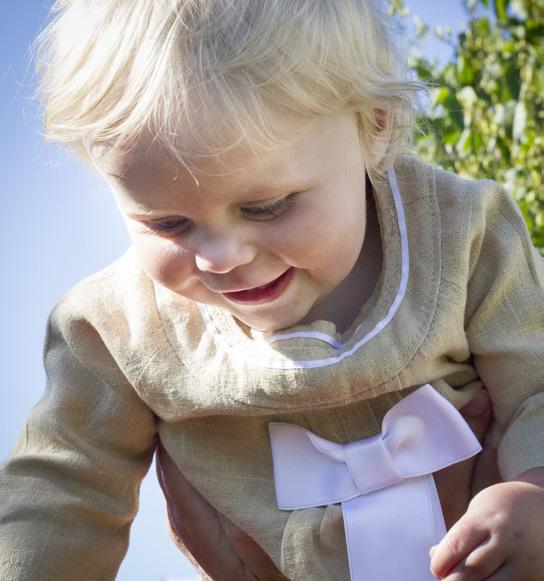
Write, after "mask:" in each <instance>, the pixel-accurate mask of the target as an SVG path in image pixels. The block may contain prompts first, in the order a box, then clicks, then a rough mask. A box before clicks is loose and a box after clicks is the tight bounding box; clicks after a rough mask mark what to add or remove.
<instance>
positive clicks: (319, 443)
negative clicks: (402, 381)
mask: <svg viewBox="0 0 544 581" xmlns="http://www.w3.org/2000/svg"><path fill="white" fill-rule="evenodd" d="M269 430H270V439H271V445H272V458H273V462H274V481H275V486H276V497H277V502H278V507H279V508H280V509H281V510H297V509H301V508H309V507H315V506H324V505H328V504H333V503H336V502H341V503H342V513H343V517H344V528H345V531H346V542H347V547H348V559H349V567H350V572H351V579H352V581H383V580H384V579H387V580H388V581H425V580H427V579H428V580H429V581H430V580H434V581H436V580H435V578H434V577H433V576H432V575H431V573H430V571H429V549H430V547H431V546H432V545H435V544H436V543H438V542H439V541H440V539H441V538H442V537H443V536H444V534H445V533H446V527H445V524H444V518H443V515H442V510H441V508H440V502H439V499H438V494H437V492H436V487H435V484H434V479H433V477H432V473H433V472H436V471H437V470H441V469H442V468H445V467H446V466H450V465H451V464H455V463H457V462H461V461H462V460H466V459H467V458H470V457H471V456H474V455H475V454H477V453H478V452H479V451H480V450H481V446H480V443H479V442H478V440H477V439H476V437H475V436H474V434H473V433H472V431H471V429H470V428H469V426H468V425H467V423H466V422H465V420H464V419H463V417H462V416H461V414H460V413H459V412H458V411H457V410H456V409H455V408H454V407H453V405H451V404H450V403H449V402H448V401H447V400H446V399H444V398H443V397H442V396H441V395H439V394H438V393H437V392H436V391H435V390H434V389H433V388H432V387H431V386H430V385H428V384H427V385H424V386H423V387H420V388H419V389H418V390H417V391H415V392H413V393H412V394H410V395H408V396H406V397H405V398H404V399H402V400H401V401H400V402H399V403H398V404H396V405H395V406H394V407H392V408H391V409H390V410H389V411H388V412H387V414H386V415H385V417H384V420H383V425H382V432H381V434H377V435H376V436H372V437H370V438H365V439H364V440H358V441H356V442H350V443H348V444H337V443H335V442H329V441H328V440H325V439H323V438H320V437H319V436H316V435H315V434H312V433H311V432H309V431H308V430H305V429H304V428H301V427H299V426H295V425H293V424H282V423H271V424H269Z"/></svg>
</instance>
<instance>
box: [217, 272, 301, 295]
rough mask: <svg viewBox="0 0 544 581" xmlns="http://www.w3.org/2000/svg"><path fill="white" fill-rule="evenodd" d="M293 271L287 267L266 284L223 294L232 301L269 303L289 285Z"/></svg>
mask: <svg viewBox="0 0 544 581" xmlns="http://www.w3.org/2000/svg"><path fill="white" fill-rule="evenodd" d="M293 273H294V269H293V268H289V269H288V270H286V271H285V272H284V273H283V274H282V275H281V276H278V278H277V279H276V280H273V281H272V282H271V283H270V284H267V285H266V286H263V287H261V288H257V289H252V290H244V291H236V292H232V293H223V295H224V296H225V297H226V298H227V299H229V301H232V302H234V303H244V304H249V303H251V304H261V303H269V302H270V301H274V300H276V299H277V298H278V297H279V296H280V295H282V294H283V292H284V291H285V289H286V288H287V287H288V286H289V283H290V282H291V279H292V278H293Z"/></svg>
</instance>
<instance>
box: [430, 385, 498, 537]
mask: <svg viewBox="0 0 544 581" xmlns="http://www.w3.org/2000/svg"><path fill="white" fill-rule="evenodd" d="M460 411H461V414H462V415H463V417H464V418H465V421H466V422H467V423H468V425H469V426H470V428H471V430H472V431H473V432H474V434H475V435H476V437H477V438H478V440H479V441H480V442H483V441H484V440H485V437H486V435H487V433H488V430H489V427H490V425H491V421H492V419H493V411H492V406H491V399H490V397H489V394H488V393H487V391H486V390H485V389H481V390H480V391H479V392H478V393H477V394H476V395H475V396H474V397H473V398H472V400H471V401H470V402H469V403H468V404H467V405H466V406H465V407H464V408H463V409H461V410H460ZM479 458H480V456H476V457H472V458H469V459H468V460H465V461H464V462H459V463H457V464H454V465H453V466H449V467H448V468H445V469H444V470H440V471H439V472H436V473H435V474H434V479H435V483H436V488H437V490H438V496H439V498H440V504H441V506H442V512H443V514H444V520H445V522H446V527H447V528H448V529H449V528H450V527H451V526H453V524H454V523H456V522H457V521H458V520H459V519H460V518H461V517H462V516H463V514H464V513H465V512H466V509H467V507H468V504H469V502H470V500H471V499H472V496H473V478H474V474H475V473H476V471H478V473H479V474H480V473H481V471H479V468H478V465H479V462H480V460H479Z"/></svg>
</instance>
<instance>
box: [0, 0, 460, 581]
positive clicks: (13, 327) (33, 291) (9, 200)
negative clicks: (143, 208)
mask: <svg viewBox="0 0 544 581" xmlns="http://www.w3.org/2000/svg"><path fill="white" fill-rule="evenodd" d="M49 4H50V2H48V1H46V0H23V1H20V2H18V1H13V0H7V1H4V2H1V3H0V160H1V168H2V170H1V171H0V196H1V211H0V248H1V249H2V265H3V272H2V277H1V280H2V282H1V285H0V313H1V320H2V321H3V325H2V327H1V330H0V346H1V350H0V353H1V357H2V359H1V361H0V363H1V366H2V379H3V383H2V384H1V385H0V409H2V410H3V413H2V423H1V426H0V461H1V460H3V459H4V458H5V457H6V456H7V455H8V453H9V451H10V449H11V448H12V446H13V444H14V441H15V438H16V436H17V434H18V432H19V430H20V429H21V427H22V425H23V422H24V420H25V417H26V416H27V414H28V412H29V410H30V408H31V407H32V405H33V404H34V403H36V401H37V400H38V399H39V398H40V397H41V395H42V393H43V389H44V385H45V379H44V374H43V370H42V364H41V354H42V343H43V334H44V331H45V324H46V320H47V316H48V314H49V312H50V310H51V308H52V307H53V305H54V304H55V303H56V302H57V301H58V300H59V298H60V297H61V296H62V295H63V294H64V293H65V292H66V291H67V290H68V289H69V288H70V287H71V286H73V285H74V284H75V283H76V282H78V281H79V280H81V279H82V278H83V277H85V276H87V275H89V274H91V273H92V272H94V271H96V270H98V269H99V268H101V267H103V266H105V265H107V264H109V263H110V262H111V261H113V260H114V259H115V258H117V257H118V256H119V255H120V254H121V253H122V252H123V251H124V249H125V248H126V247H127V246H128V237H127V235H126V233H125V231H124V226H123V224H122V221H121V219H120V217H119V216H118V214H117V210H116V208H115V206H114V204H113V201H112V199H111V197H110V194H109V192H108V190H107V188H106V186H104V185H103V184H102V183H101V182H100V181H99V180H98V178H97V177H95V176H94V175H92V174H91V173H90V172H89V171H88V170H86V169H85V168H84V167H83V166H81V165H80V164H79V163H78V162H77V161H75V160H74V159H73V158H72V157H71V156H70V155H67V154H65V153H63V152H62V151H60V150H59V149H58V148H57V147H55V146H53V145H51V144H46V143H44V141H43V140H42V138H41V136H40V117H39V111H38V110H37V109H36V106H35V104H34V103H33V102H32V100H31V95H32V93H33V90H34V82H35V80H34V77H33V73H32V64H31V62H30V45H31V43H32V41H33V39H34V37H35V35H36V33H37V32H38V30H39V29H40V27H41V26H42V25H43V22H44V20H45V18H46V13H47V6H48V5H49ZM406 5H407V6H408V7H409V8H410V9H411V12H412V14H419V15H420V16H421V17H422V20H423V21H424V22H428V23H431V24H437V25H438V24H445V25H452V26H454V27H455V28H456V29H458V28H459V27H460V26H462V22H463V20H464V12H463V10H462V7H461V0H454V1H450V2H442V3H440V9H437V8H435V7H436V6H438V5H439V4H438V3H435V2H428V1H425V0H406ZM425 50H426V51H428V52H430V53H431V56H433V57H436V58H439V59H442V60H445V59H447V58H449V56H450V54H449V51H448V49H447V47H445V46H442V45H441V44H439V43H431V44H428V45H426V46H425ZM193 576H194V573H193V569H192V567H191V565H190V564H189V563H188V562H187V561H186V560H185V559H184V557H183V556H181V555H180V554H179V552H178V551H177V549H175V547H174V546H173V545H172V543H171V541H170V540H169V537H168V534H167V529H166V517H165V514H164V502H163V500H162V497H161V494H160V490H159V488H158V485H157V484H156V481H155V475H154V471H153V470H152V471H150V474H149V475H148V476H147V477H146V478H145V480H144V482H143V485H142V495H141V507H140V512H139V514H138V517H137V519H136V521H135V523H134V525H133V529H132V534H131V543H130V548H129V552H128V554H127V557H126V558H125V561H124V563H123V565H122V567H121V570H120V573H119V576H118V580H119V581H167V579H168V581H174V580H176V581H177V580H178V579H185V578H192V577H193Z"/></svg>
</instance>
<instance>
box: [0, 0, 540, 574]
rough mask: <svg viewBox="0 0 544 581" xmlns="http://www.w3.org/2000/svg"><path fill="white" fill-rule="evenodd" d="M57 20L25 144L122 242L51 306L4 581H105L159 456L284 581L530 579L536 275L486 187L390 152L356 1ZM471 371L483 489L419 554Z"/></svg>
mask: <svg viewBox="0 0 544 581" xmlns="http://www.w3.org/2000/svg"><path fill="white" fill-rule="evenodd" d="M54 12H55V14H54V18H53V20H52V22H51V24H50V25H49V26H48V28H47V29H46V30H45V32H44V33H43V35H42V38H41V46H42V57H41V59H42V60H41V63H42V76H43V85H42V88H43V94H44V95H45V98H46V127H47V132H48V135H49V137H50V138H52V139H55V140H57V141H58V142H61V143H64V144H66V145H68V146H70V147H71V148H73V149H74V150H75V151H76V152H77V153H78V154H79V155H80V156H81V157H82V158H83V159H84V160H85V161H86V162H87V163H88V164H90V165H92V166H93V167H94V168H96V170H97V171H99V172H100V173H101V174H102V176H103V177H104V178H105V179H106V180H107V181H108V182H109V183H110V184H111V187H112V190H113V193H114V195H115V198H116V201H117V203H118V206H119V210H120V212H121V213H122V215H123V218H124V220H125V222H126V225H127V228H128V231H129V233H130V236H131V239H132V246H131V248H130V249H129V250H128V252H127V253H126V254H125V255H124V256H123V257H121V258H120V259H119V260H118V261H116V262H115V263H114V264H112V265H111V266H109V267H108V268H106V269H104V270H103V271H101V272H99V273H97V274H95V275H93V276H91V277H90V278H88V279H86V280H84V281H83V282H81V283H80V284H79V285H77V286H76V287H75V288H74V289H72V290H71V291H70V292H69V293H68V294H67V295H66V296H65V297H64V299H62V301H61V302H60V303H59V304H58V305H57V307H56V308H55V310H54V311H53V313H52V315H51V318H50V323H49V329H48V334H47V339H46V352H45V353H46V354H45V364H46V369H47V374H48V386H47V391H46V393H45V396H44V398H43V399H42V400H41V401H40V402H39V403H38V404H37V405H36V407H35V408H34V409H33V411H32V413H31V415H30V417H29V419H28V423H27V425H26V427H25V429H24V431H23V432H22V435H21V436H20V438H19V440H18V442H17V445H16V449H15V450H14V452H13V454H12V456H11V457H10V458H9V460H8V461H7V462H6V464H5V465H4V466H3V468H2V471H1V473H0V495H1V496H0V498H1V499H2V502H1V506H0V523H1V524H0V579H1V580H2V581H8V580H9V581H15V580H19V581H23V580H24V581H28V580H29V579H39V580H40V581H49V580H51V581H52V580H55V581H64V580H73V579H84V580H85V581H92V580H97V581H98V580H101V581H102V580H106V579H114V577H115V575H116V572H117V569H118V567H119V564H120V561H121V560H122V558H123V555H124V553H125V551H126V548H127V543H128V532H129V527H130V523H131V521H132V519H133V517H134V514H135V511H136V506H137V491H138V487H139V483H140V481H141V479H142V478H143V476H144V474H145V472H146V471H147V469H148V467H149V464H150V462H151V458H152V455H153V452H154V450H155V447H156V444H157V441H158V439H160V442H161V443H162V446H163V447H164V449H165V451H166V452H167V453H168V454H169V456H170V457H171V458H172V459H173V461H174V462H175V464H176V466H177V467H178V468H179V469H180V470H181V472H182V473H183V474H184V475H185V477H186V478H187V479H188V481H189V482H190V483H191V484H192V485H193V486H194V487H195V488H196V490H197V491H198V492H199V493H200V494H202V496H203V497H204V498H205V499H207V501H209V503H210V504H211V505H213V506H214V507H215V508H216V509H217V510H218V511H220V512H221V513H222V514H224V515H226V516H227V517H228V518H229V519H230V520H231V521H232V522H233V523H235V524H236V525H237V526H238V527H240V528H241V529H242V530H243V531H246V532H247V533H248V534H249V535H251V537H252V538H253V539H255V540H256V542H257V543H258V544H259V545H260V546H261V547H262V548H263V549H264V550H265V551H266V552H267V553H268V555H270V557H271V559H272V560H273V561H274V563H275V564H276V566H277V567H278V568H279V569H281V571H282V572H283V573H284V574H285V576H287V577H288V578H290V579H293V580H301V581H302V580H304V581H308V580H315V581H317V580H324V579H339V580H340V579H349V578H350V576H351V578H352V579H354V580H360V579H365V581H366V580H378V579H393V580H408V581H421V580H423V579H432V578H434V577H438V578H441V579H449V580H452V581H453V580H456V581H459V580H469V579H470V580H477V579H478V580H479V579H492V580H494V581H500V580H506V579H508V580H513V579H515V580H538V579H540V580H542V579H543V578H544V573H543V571H544V555H543V554H542V551H541V547H542V544H543V542H544V528H543V527H542V519H543V518H544V468H543V467H544V445H543V444H544V432H543V426H544V391H543V384H544V358H543V357H542V352H543V347H544V336H543V328H544V327H543V323H544V283H543V281H544V278H543V277H544V270H543V267H544V264H543V262H542V259H541V257H540V256H539V255H538V253H537V252H536V250H535V249H534V248H533V247H532V246H531V243H530V239H529V236H528V233H527V230H526V228H525V225H524V223H523V220H522V218H521V217H520V214H519V212H518V210H517V209H516V208H515V206H514V205H513V203H512V202H511V201H510V199H509V197H508V195H507V194H506V193H505V192H504V190H503V189H501V187H499V186H498V185H497V184H495V183H493V182H490V181H479V182H475V181H470V180H466V179H461V178H460V177H457V176H455V175H451V174H448V173H445V172H443V171H440V170H439V169H437V168H434V167H432V166H429V165H427V164H425V163H423V162H422V161H420V160H418V159H417V158H415V157H413V156H410V155H405V153H406V151H407V148H406V146H407V144H408V143H409V137H410V132H411V130H412V127H413V118H414V113H415V109H416V103H417V99H418V94H419V93H420V92H421V89H422V88H421V86H420V85H419V84H418V83H416V82H414V81H413V80H411V79H410V76H409V74H408V73H407V69H406V65H405V62H404V60H403V58H402V55H401V53H400V51H399V50H398V49H397V48H396V42H395V38H394V32H393V29H392V26H391V22H390V20H389V17H388V16H387V15H386V13H385V11H384V7H383V6H382V4H381V3H380V2H379V1H378V0H319V1H318V0H313V1H310V0H262V1H256V0H101V1H100V2H95V1H90V0H58V1H57V3H56V4H55V6H54ZM482 381H483V382H484V383H485V384H486V385H487V388H488V390H489V393H490V395H491V398H492V402H493V407H494V413H495V423H494V426H493V428H492V432H491V438H490V439H491V443H492V444H493V445H495V446H497V447H498V461H499V468H500V470H501V476H502V478H503V479H504V482H501V483H499V484H496V485H493V486H490V487H489V488H486V489H485V490H483V491H482V492H481V493H479V494H478V495H477V496H476V497H475V498H474V499H473V500H472V502H471V504H470V506H469V508H468V511H467V512H466V514H465V515H464V516H463V517H462V518H461V519H460V520H459V521H458V522H457V523H456V524H455V525H454V526H453V527H452V528H451V529H450V531H449V532H448V533H447V534H446V536H445V537H443V538H442V540H440V538H441V536H443V534H444V533H445V531H444V530H443V528H442V527H443V524H442V523H441V521H440V508H439V507H437V506H436V502H435V501H436V495H435V493H434V488H433V484H432V476H431V473H432V472H433V471H436V470H439V469H441V468H443V467H444V466H446V465H449V464H452V463H455V462H458V461H460V460H462V459H464V458H467V457H468V456H471V455H473V454H475V453H476V452H477V450H478V446H477V443H476V442H475V441H474V438H473V436H472V434H471V433H470V432H467V430H466V426H464V425H463V422H462V420H460V418H459V417H458V414H457V412H456V411H455V409H454V408H461V407H463V406H464V405H465V404H466V403H467V402H468V401H469V400H470V399H471V398H472V397H473V395H474V394H475V393H476V392H477V391H478V390H479V388H480V387H481V385H482ZM422 386H423V387H422ZM452 404H453V405H452ZM301 483H302V484H301ZM320 487H321V488H320ZM314 488H315V490H314ZM297 495H298V496H297ZM433 495H434V496H433ZM294 497H296V498H294ZM433 502H434V504H435V506H434V508H433V509H432V510H431V511H430V512H429V515H427V513H426V511H427V510H428V508H429V503H433ZM339 503H341V504H339ZM420 515H421V516H420ZM424 521H425V523H424ZM344 526H345V531H346V532H345V533H344ZM427 529H429V531H430V532H429V531H428V530H427ZM432 545H437V546H436V547H434V548H433V550H432V551H431V553H432V558H431V559H430V561H429V557H428V552H429V550H430V549H431V546H432ZM422 555H423V557H422ZM412 558H413V562H414V565H413V567H412V565H411V564H410V563H411V562H412Z"/></svg>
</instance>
